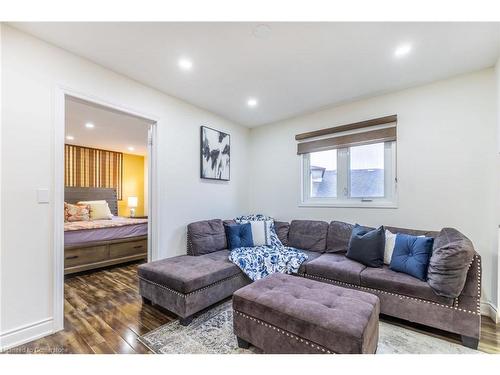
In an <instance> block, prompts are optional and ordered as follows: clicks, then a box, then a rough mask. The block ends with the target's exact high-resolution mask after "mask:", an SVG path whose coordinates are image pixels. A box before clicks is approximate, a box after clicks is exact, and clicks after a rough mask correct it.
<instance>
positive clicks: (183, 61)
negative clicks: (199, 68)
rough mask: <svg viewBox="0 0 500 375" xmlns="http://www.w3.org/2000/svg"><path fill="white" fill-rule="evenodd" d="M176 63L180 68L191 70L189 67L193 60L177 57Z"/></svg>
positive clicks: (191, 65)
mask: <svg viewBox="0 0 500 375" xmlns="http://www.w3.org/2000/svg"><path fill="white" fill-rule="evenodd" d="M177 65H179V68H181V69H182V70H186V71H187V70H191V68H192V67H193V62H192V61H191V60H189V59H187V58H185V57H183V58H181V59H179V61H178V62H177Z"/></svg>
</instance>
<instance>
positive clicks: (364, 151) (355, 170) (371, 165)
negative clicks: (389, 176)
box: [349, 143, 384, 198]
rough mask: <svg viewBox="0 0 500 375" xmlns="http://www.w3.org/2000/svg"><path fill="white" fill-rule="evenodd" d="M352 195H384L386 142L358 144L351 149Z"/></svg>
mask: <svg viewBox="0 0 500 375" xmlns="http://www.w3.org/2000/svg"><path fill="white" fill-rule="evenodd" d="M349 179H350V183H349V185H350V196H351V197H359V198H365V197H383V196H384V144H383V143H374V144H371V145H364V146H356V147H351V148H350V149H349Z"/></svg>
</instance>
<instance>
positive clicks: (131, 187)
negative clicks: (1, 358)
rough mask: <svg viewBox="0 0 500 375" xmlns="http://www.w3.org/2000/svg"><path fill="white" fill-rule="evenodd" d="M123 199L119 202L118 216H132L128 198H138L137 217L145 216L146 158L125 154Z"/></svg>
mask: <svg viewBox="0 0 500 375" xmlns="http://www.w3.org/2000/svg"><path fill="white" fill-rule="evenodd" d="M122 188H123V194H122V195H123V199H122V200H121V201H118V215H119V216H130V209H129V208H128V206H127V199H128V197H132V196H135V197H137V198H138V203H137V208H136V209H135V215H136V216H143V215H144V156H139V155H130V154H123V185H122Z"/></svg>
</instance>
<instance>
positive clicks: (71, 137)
mask: <svg viewBox="0 0 500 375" xmlns="http://www.w3.org/2000/svg"><path fill="white" fill-rule="evenodd" d="M66 139H67V140H68V141H72V140H73V139H75V137H73V136H72V135H67V136H66Z"/></svg>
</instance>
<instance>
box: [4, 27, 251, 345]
mask: <svg viewBox="0 0 500 375" xmlns="http://www.w3.org/2000/svg"><path fill="white" fill-rule="evenodd" d="M1 44H2V49H3V54H2V60H1V62H2V68H3V69H2V92H3V94H4V95H3V96H2V107H3V111H2V131H3V134H2V139H1V169H2V171H1V178H2V188H3V189H2V192H1V194H2V195H1V201H2V207H1V218H0V220H1V221H2V223H3V227H2V232H3V234H4V236H3V237H2V254H1V256H2V263H1V270H0V282H1V285H2V289H1V291H0V292H1V297H2V308H1V311H0V315H1V317H0V321H1V327H2V331H1V332H0V337H1V338H3V341H4V345H8V344H11V343H12V340H14V341H15V340H19V339H22V337H24V336H23V332H24V331H25V330H24V328H26V329H27V330H28V331H30V329H31V332H35V331H36V329H33V327H32V328H29V325H32V324H35V327H39V329H40V330H41V329H42V328H40V327H42V326H43V327H47V326H48V325H50V319H51V317H52V316H53V314H54V312H53V311H52V303H53V301H52V299H53V296H52V287H53V285H52V280H53V272H54V270H53V269H52V267H53V265H52V262H53V256H52V255H53V239H52V237H53V235H52V233H53V228H52V217H53V216H52V215H53V213H52V206H53V202H51V203H50V204H37V202H36V189H37V188H43V187H48V188H49V189H50V190H51V191H53V188H54V186H53V180H54V163H55V161H54V106H55V104H54V95H55V89H56V86H57V85H63V86H65V87H69V88H72V89H74V90H76V91H79V92H81V93H84V94H89V95H93V96H95V97H98V98H100V99H102V100H105V101H107V102H111V103H117V104H120V105H121V106H123V107H128V108H133V109H135V110H138V111H140V112H143V113H148V114H151V115H153V116H155V117H157V118H159V119H160V121H159V123H158V131H157V135H158V154H159V155H158V166H159V168H158V169H159V170H158V178H159V184H160V191H159V194H158V196H159V199H158V200H159V202H158V205H159V212H160V225H161V228H160V240H159V242H160V249H159V251H160V254H161V257H169V256H173V255H178V254H182V253H185V248H186V239H185V230H186V229H185V228H186V224H187V223H189V222H191V221H195V220H201V219H206V218H215V217H220V218H231V217H234V216H235V215H237V214H241V213H242V212H246V211H247V209H248V189H247V175H248V173H247V165H246V160H247V159H246V156H247V155H248V149H247V145H248V137H249V131H248V129H247V128H244V127H241V126H239V125H236V124H233V123H231V122H228V121H226V120H223V119H222V118H220V117H218V116H215V115H213V114H211V113H209V112H207V111H204V110H201V109H199V108H197V107H194V106H192V105H190V104H187V103H185V102H183V101H181V100H178V99H175V98H173V97H170V96H167V95H165V94H162V93H160V92H158V91H156V90H153V89H151V88H148V87H146V86H144V85H141V84H139V83H137V82H135V81H133V80H130V79H128V78H126V77H124V76H121V75H118V74H116V73H114V72H112V71H110V70H107V69H104V68H103V67H101V66H99V65H96V64H94V63H91V62H89V61H87V60H84V59H82V58H80V57H78V56H75V55H73V54H70V53H68V52H66V51H64V50H62V49H59V48H57V47H54V46H51V45H49V44H47V43H45V42H42V41H40V40H38V39H36V38H33V37H31V36H29V35H27V34H24V33H21V32H19V31H17V30H15V29H13V28H11V27H7V26H4V28H3V33H2V43H1ZM200 125H209V126H210V127H212V128H216V129H220V130H222V131H224V132H227V133H230V134H231V146H232V150H231V151H232V155H231V163H232V166H231V167H232V170H231V181H230V182H220V183H217V182H205V181H202V180H200V178H199V155H200V151H199V137H200V133H199V132H200V130H199V129H200ZM27 327H28V328H27ZM40 333H42V332H41V331H40Z"/></svg>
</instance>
